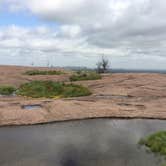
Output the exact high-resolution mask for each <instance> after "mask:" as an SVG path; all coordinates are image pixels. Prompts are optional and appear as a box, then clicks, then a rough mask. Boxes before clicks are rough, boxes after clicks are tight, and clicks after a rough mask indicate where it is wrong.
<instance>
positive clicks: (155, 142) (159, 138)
mask: <svg viewBox="0 0 166 166" xmlns="http://www.w3.org/2000/svg"><path fill="white" fill-rule="evenodd" d="M139 144H141V145H145V146H146V147H148V148H149V149H150V150H151V151H152V152H154V153H158V154H160V155H164V156H165V157H166V131H161V132H157V133H155V134H152V135H150V136H148V137H147V138H145V139H141V140H140V141H139Z"/></svg>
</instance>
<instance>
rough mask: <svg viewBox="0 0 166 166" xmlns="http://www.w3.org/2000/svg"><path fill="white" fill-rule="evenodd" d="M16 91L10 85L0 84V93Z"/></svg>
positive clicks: (9, 93)
mask: <svg viewBox="0 0 166 166" xmlns="http://www.w3.org/2000/svg"><path fill="white" fill-rule="evenodd" d="M15 91H16V89H15V88H14V87H12V86H0V95H11V94H13V93H14V92H15Z"/></svg>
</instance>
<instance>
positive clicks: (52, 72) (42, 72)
mask: <svg viewBox="0 0 166 166" xmlns="http://www.w3.org/2000/svg"><path fill="white" fill-rule="evenodd" d="M24 74H25V75H30V76H34V75H61V74H65V73H64V72H63V71H58V70H29V71H26V72H25V73H24Z"/></svg>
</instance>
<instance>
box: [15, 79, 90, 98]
mask: <svg viewBox="0 0 166 166" xmlns="http://www.w3.org/2000/svg"><path fill="white" fill-rule="evenodd" d="M17 94H18V95H21V96H27V97H33V98H40V97H46V98H54V97H79V96H88V95H90V94H91V92H90V90H89V89H88V88H86V87H83V86H81V85H74V84H64V83H60V82H53V81H32V82H29V83H25V84H23V85H21V86H20V88H19V89H18V91H17Z"/></svg>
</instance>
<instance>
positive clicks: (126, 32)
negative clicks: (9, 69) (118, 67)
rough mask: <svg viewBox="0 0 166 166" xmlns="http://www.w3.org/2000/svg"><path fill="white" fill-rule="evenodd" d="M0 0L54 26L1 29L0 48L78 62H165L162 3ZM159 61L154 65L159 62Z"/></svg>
mask: <svg viewBox="0 0 166 166" xmlns="http://www.w3.org/2000/svg"><path fill="white" fill-rule="evenodd" d="M0 2H1V3H2V4H3V5H6V6H7V7H8V10H9V11H11V12H21V11H25V10H26V11H29V13H31V14H33V15H35V16H37V17H38V18H40V19H42V20H46V21H52V22H58V23H59V27H58V29H51V28H49V27H35V28H22V27H17V26H10V27H8V28H6V27H5V28H4V29H2V28H1V29H0V45H1V49H5V48H11V49H12V50H13V49H25V50H34V51H35V50H38V51H40V52H42V53H43V54H44V53H45V54H46V53H48V52H49V53H51V52H56V54H59V55H62V54H63V55H65V56H67V55H68V56H70V57H71V58H72V56H76V57H78V59H79V58H80V61H81V58H82V59H84V57H86V56H87V55H88V56H90V57H91V58H92V59H93V60H94V57H98V56H99V55H101V54H106V55H107V56H110V57H112V58H115V57H117V56H118V58H119V57H125V58H128V59H129V58H130V56H133V57H135V56H136V57H139V58H140V59H141V58H142V59H145V57H149V59H150V58H151V57H153V58H151V59H152V63H156V59H157V58H159V57H163V58H166V55H165V52H166V19H165V16H166V1H165V0H157V1H156V0H134V1H133V0H105V1H103V0H95V1H89V0H71V1H68V0H56V1H53V0H47V1H45V0H28V1H27V0H1V1H0ZM2 4H1V6H2ZM39 4H40V5H39ZM96 59H97V58H96ZM122 59H124V58H122ZM159 59H160V60H159V61H158V64H159V63H162V61H163V62H164V61H165V60H164V59H162V58H159ZM137 60H139V59H137ZM140 61H141V62H142V60H140ZM149 66H151V65H149ZM152 66H153V65H152Z"/></svg>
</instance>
